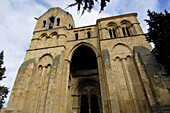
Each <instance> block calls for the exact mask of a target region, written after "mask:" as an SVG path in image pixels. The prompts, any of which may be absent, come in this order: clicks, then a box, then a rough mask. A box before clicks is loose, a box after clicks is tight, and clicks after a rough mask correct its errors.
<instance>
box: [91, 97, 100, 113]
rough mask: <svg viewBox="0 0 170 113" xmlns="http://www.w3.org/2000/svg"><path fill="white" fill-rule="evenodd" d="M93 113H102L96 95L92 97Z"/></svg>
mask: <svg viewBox="0 0 170 113" xmlns="http://www.w3.org/2000/svg"><path fill="white" fill-rule="evenodd" d="M90 101H91V113H100V111H99V103H98V97H97V96H96V95H94V94H93V95H91V99H90Z"/></svg>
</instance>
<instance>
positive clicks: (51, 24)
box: [49, 17, 54, 29]
mask: <svg viewBox="0 0 170 113" xmlns="http://www.w3.org/2000/svg"><path fill="white" fill-rule="evenodd" d="M49 20H50V23H49V29H52V28H53V26H54V17H50V19H49Z"/></svg>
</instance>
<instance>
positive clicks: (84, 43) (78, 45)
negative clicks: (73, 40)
mask: <svg viewBox="0 0 170 113" xmlns="http://www.w3.org/2000/svg"><path fill="white" fill-rule="evenodd" d="M82 45H84V46H87V47H89V48H91V49H92V50H93V51H94V53H95V54H96V58H98V57H99V56H100V53H99V51H98V50H97V49H96V48H95V47H94V46H93V45H92V44H89V43H86V42H81V43H79V44H76V45H75V46H74V47H73V48H72V49H71V50H70V52H69V54H68V57H67V60H68V61H71V59H72V57H73V54H74V52H75V51H76V49H77V48H78V47H80V46H82Z"/></svg>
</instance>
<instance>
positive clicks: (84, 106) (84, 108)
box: [80, 95, 89, 113]
mask: <svg viewBox="0 0 170 113" xmlns="http://www.w3.org/2000/svg"><path fill="white" fill-rule="evenodd" d="M80 109H81V110H80V113H89V103H88V97H87V95H82V97H81V106H80Z"/></svg>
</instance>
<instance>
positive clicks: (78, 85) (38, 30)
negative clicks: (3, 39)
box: [6, 8, 170, 113]
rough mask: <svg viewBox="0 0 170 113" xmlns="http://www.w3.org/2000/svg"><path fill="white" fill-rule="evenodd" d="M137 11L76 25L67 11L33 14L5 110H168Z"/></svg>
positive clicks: (145, 112)
mask: <svg viewBox="0 0 170 113" xmlns="http://www.w3.org/2000/svg"><path fill="white" fill-rule="evenodd" d="M151 50H152V47H151V45H150V44H149V43H148V42H147V41H146V39H145V34H144V33H143V31H142V29H141V27H140V24H139V22H138V20H137V14H136V13H132V14H126V15H119V16H113V17H108V18H101V19H98V20H97V21H96V24H95V25H90V26H84V27H78V28H75V25H74V20H73V18H72V16H71V14H69V13H68V12H65V11H63V10H62V9H60V8H51V9H49V10H48V11H47V12H46V13H44V14H43V15H42V16H40V17H39V18H38V19H37V24H36V26H35V29H34V32H33V37H32V39H31V43H30V47H29V49H28V50H27V52H26V56H25V59H24V61H23V63H22V65H21V66H20V68H19V70H18V74H17V77H16V80H15V83H14V86H13V90H12V92H11V96H10V99H9V102H8V106H7V110H6V113H168V112H170V95H169V92H168V91H169V90H168V85H169V84H167V83H166V81H165V80H164V79H163V78H161V77H160V76H161V75H162V74H163V71H162V68H161V66H160V65H159V64H157V63H156V61H155V59H154V55H153V53H152V52H151Z"/></svg>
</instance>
